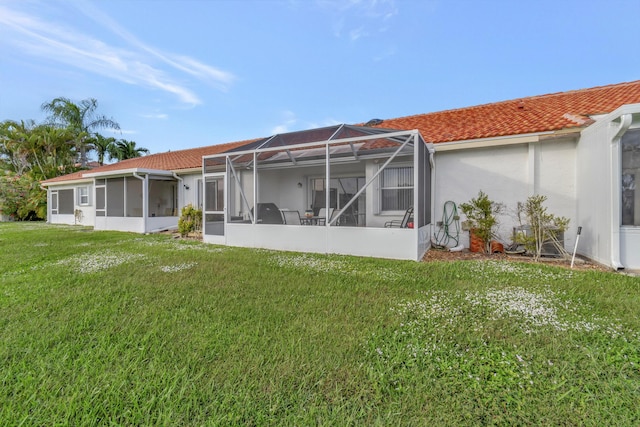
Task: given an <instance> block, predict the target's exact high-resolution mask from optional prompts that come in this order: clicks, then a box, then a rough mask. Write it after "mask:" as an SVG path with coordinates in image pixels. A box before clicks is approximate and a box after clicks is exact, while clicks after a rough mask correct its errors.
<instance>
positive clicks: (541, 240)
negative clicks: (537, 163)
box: [515, 194, 569, 261]
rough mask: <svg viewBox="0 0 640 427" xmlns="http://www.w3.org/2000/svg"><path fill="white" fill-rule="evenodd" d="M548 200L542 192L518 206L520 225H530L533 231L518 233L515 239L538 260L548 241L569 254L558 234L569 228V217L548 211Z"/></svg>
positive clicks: (565, 253) (560, 250) (561, 251)
mask: <svg viewBox="0 0 640 427" xmlns="http://www.w3.org/2000/svg"><path fill="white" fill-rule="evenodd" d="M546 200H547V196H543V195H541V194H538V195H535V196H530V197H529V198H527V201H526V202H524V203H522V202H518V208H517V213H518V221H519V222H520V225H521V226H525V227H529V229H530V231H531V232H530V233H518V234H516V236H515V241H516V243H519V244H521V245H523V246H524V247H525V249H526V250H527V251H528V252H530V253H532V254H533V257H534V259H535V260H536V261H537V260H538V259H539V258H540V255H541V254H542V247H543V245H544V244H545V243H547V242H550V243H552V244H553V245H554V246H555V247H556V248H557V249H558V251H559V252H560V253H561V254H563V255H567V251H566V250H565V249H564V246H563V245H562V243H561V242H560V241H559V240H558V235H560V233H563V232H564V231H565V230H566V229H567V227H568V226H569V219H568V218H565V217H559V216H556V215H554V214H551V213H549V212H547V208H546V207H545V206H544V202H545V201H546Z"/></svg>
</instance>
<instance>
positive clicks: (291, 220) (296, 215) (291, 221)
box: [280, 210, 302, 225]
mask: <svg viewBox="0 0 640 427" xmlns="http://www.w3.org/2000/svg"><path fill="white" fill-rule="evenodd" d="M280 212H282V219H284V223H285V224H287V225H301V224H302V222H301V221H300V212H298V211H289V210H281V211H280Z"/></svg>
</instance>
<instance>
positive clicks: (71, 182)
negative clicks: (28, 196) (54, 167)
mask: <svg viewBox="0 0 640 427" xmlns="http://www.w3.org/2000/svg"><path fill="white" fill-rule="evenodd" d="M92 183H93V178H91V179H86V178H78V179H71V180H68V181H55V182H43V183H41V184H40V185H41V186H43V187H55V186H59V185H75V184H92Z"/></svg>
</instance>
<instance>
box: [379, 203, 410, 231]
mask: <svg viewBox="0 0 640 427" xmlns="http://www.w3.org/2000/svg"><path fill="white" fill-rule="evenodd" d="M384 226H385V227H386V228H413V207H410V208H409V209H407V211H406V212H405V213H404V217H403V218H402V219H401V220H399V219H394V220H391V221H387V222H385V223H384Z"/></svg>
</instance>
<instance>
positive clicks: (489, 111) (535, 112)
mask: <svg viewBox="0 0 640 427" xmlns="http://www.w3.org/2000/svg"><path fill="white" fill-rule="evenodd" d="M635 103H640V80H637V81H634V82H627V83H619V84H614V85H608V86H599V87H594V88H590V89H580V90H573V91H568V92H559V93H552V94H547V95H539V96H532V97H527V98H519V99H514V100H510V101H502V102H496V103H491V104H484V105H478V106H474V107H467V108H460V109H455V110H447V111H439V112H435V113H426V114H418V115H415V116H407V117H400V118H396V119H386V120H384V121H382V123H380V124H373V123H368V124H367V126H370V127H378V128H385V129H401V130H412V129H418V130H419V131H420V133H421V134H422V136H423V138H424V140H425V141H427V142H433V143H440V142H451V141H464V140H470V139H480V138H491V137H499V136H508V135H522V134H529V133H536V132H545V131H557V130H562V129H572V128H573V129H576V130H579V129H580V128H582V127H584V126H586V125H588V124H590V123H592V119H591V118H590V116H593V115H597V114H606V113H610V112H611V111H613V110H615V109H616V108H618V107H620V106H622V105H626V104H635ZM322 130H323V129H316V130H314V129H311V130H310V131H312V132H311V133H312V134H313V133H314V131H315V133H318V132H321V131H322ZM302 133H304V135H305V136H309V135H308V131H306V132H305V131H300V132H292V133H291V134H289V135H285V136H286V137H287V138H294V137H298V136H299V135H298V134H302ZM285 136H283V137H285ZM327 137H328V136H325V137H320V139H323V138H327ZM343 137H344V136H343ZM264 140H266V139H252V140H246V141H238V142H231V143H227V144H220V145H212V146H208V147H201V148H192V149H187V150H179V151H170V152H166V153H159V154H151V155H148V156H144V157H139V158H136V159H130V160H123V161H121V162H118V163H113V164H109V165H105V166H100V167H97V168H94V169H92V170H90V171H82V172H76V173H73V174H69V175H64V176H60V177H57V178H53V179H50V180H47V181H44V182H43V183H44V184H49V183H55V182H62V181H71V180H76V179H81V178H82V177H83V175H84V174H85V173H95V172H107V171H116V170H121V169H133V168H141V169H159V170H175V171H177V170H181V169H190V168H199V167H200V166H201V165H202V156H207V155H211V154H219V153H222V152H224V151H228V150H233V149H235V148H238V147H242V146H245V145H246V146H247V147H246V148H250V147H251V144H252V143H256V142H258V141H264Z"/></svg>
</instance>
